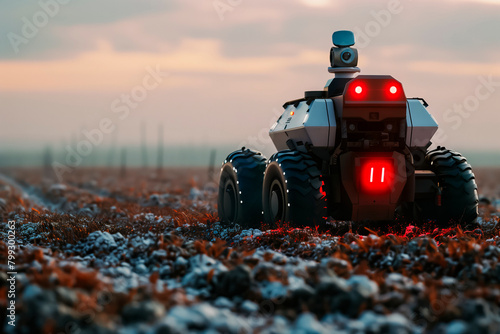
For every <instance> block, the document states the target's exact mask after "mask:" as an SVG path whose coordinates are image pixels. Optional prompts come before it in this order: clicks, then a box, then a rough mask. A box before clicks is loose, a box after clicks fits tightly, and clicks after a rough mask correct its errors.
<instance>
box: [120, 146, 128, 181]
mask: <svg viewBox="0 0 500 334" xmlns="http://www.w3.org/2000/svg"><path fill="white" fill-rule="evenodd" d="M126 174H127V149H126V148H125V147H123V148H122V151H121V154H120V176H121V177H125V175H126Z"/></svg>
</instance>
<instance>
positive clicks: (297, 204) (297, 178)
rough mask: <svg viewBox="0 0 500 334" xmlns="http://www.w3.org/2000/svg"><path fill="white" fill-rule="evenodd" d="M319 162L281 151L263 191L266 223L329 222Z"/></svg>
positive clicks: (270, 167)
mask: <svg viewBox="0 0 500 334" xmlns="http://www.w3.org/2000/svg"><path fill="white" fill-rule="evenodd" d="M322 186H323V181H322V179H321V172H320V170H319V169H318V167H317V164H316V162H315V161H314V160H313V159H312V158H311V157H310V156H309V155H307V154H303V153H301V152H298V151H290V150H286V151H281V152H278V153H276V154H274V155H273V156H272V157H271V158H270V159H269V161H268V164H267V167H266V172H265V175H264V184H263V187H262V206H263V209H264V221H265V222H266V223H269V224H273V223H276V222H287V223H291V224H292V225H293V226H297V227H299V226H314V225H320V224H322V223H324V222H325V220H326V213H327V208H326V194H325V193H324V191H323V187H322Z"/></svg>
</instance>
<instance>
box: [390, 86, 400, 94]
mask: <svg viewBox="0 0 500 334" xmlns="http://www.w3.org/2000/svg"><path fill="white" fill-rule="evenodd" d="M389 92H391V94H396V93H397V92H398V88H397V87H396V86H391V88H389Z"/></svg>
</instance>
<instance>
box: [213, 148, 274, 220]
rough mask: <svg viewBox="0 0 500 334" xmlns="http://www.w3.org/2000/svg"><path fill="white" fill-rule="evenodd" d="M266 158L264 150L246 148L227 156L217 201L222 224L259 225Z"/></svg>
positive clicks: (222, 170)
mask: <svg viewBox="0 0 500 334" xmlns="http://www.w3.org/2000/svg"><path fill="white" fill-rule="evenodd" d="M266 160H267V159H266V157H264V156H263V155H262V153H260V152H256V151H252V150H249V149H245V148H242V149H241V150H238V151H234V152H233V153H231V154H229V155H228V156H227V158H226V160H225V162H224V164H223V165H222V169H221V174H220V181H219V196H218V201H217V209H218V213H219V219H220V221H221V223H226V224H227V223H236V224H239V225H241V226H242V227H245V228H247V227H260V223H261V222H262V179H263V177H264V170H265V169H266Z"/></svg>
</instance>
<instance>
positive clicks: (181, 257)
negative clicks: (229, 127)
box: [0, 169, 500, 334]
mask: <svg viewBox="0 0 500 334" xmlns="http://www.w3.org/2000/svg"><path fill="white" fill-rule="evenodd" d="M39 172H40V171H36V170H23V171H4V172H3V174H2V176H1V177H0V212H1V214H2V225H1V227H0V234H1V235H2V238H1V241H0V267H1V269H2V270H1V271H0V286H1V287H0V289H1V290H2V293H1V294H0V304H1V311H0V313H2V317H1V319H2V320H1V322H2V323H0V326H1V328H2V329H3V331H5V332H6V333H95V334H97V333H158V334H160V333H185V332H195V333H282V332H293V333H332V332H335V333H453V334H458V333H499V332H500V309H499V307H500V263H499V260H500V233H499V227H500V226H497V224H498V221H499V217H500V211H499V210H500V202H498V201H495V200H493V198H489V199H484V200H483V201H482V203H481V218H480V219H479V223H480V228H472V229H471V231H467V230H462V229H460V228H455V227H452V228H449V229H437V228H435V227H434V226H433V225H432V223H430V224H428V225H426V226H423V227H421V228H417V227H414V226H412V225H410V224H408V223H402V222H394V226H392V227H391V228H387V227H384V228H378V227H377V226H370V229H369V230H367V229H365V228H364V227H363V226H358V225H356V224H351V223H349V222H333V221H332V222H330V225H329V230H328V231H327V232H321V231H318V230H315V229H292V228H290V227H288V226H277V227H276V226H273V227H270V226H262V228H261V229H250V230H243V229H241V228H240V227H239V226H221V225H220V224H219V223H218V218H217V215H216V210H215V203H216V195H217V189H216V187H215V185H214V184H212V183H210V182H209V181H208V178H207V177H203V175H204V174H206V172H205V171H200V170H188V171H185V170H184V171H179V170H169V171H165V172H164V173H163V175H157V174H155V173H154V171H127V173H126V174H123V173H120V172H119V171H116V170H105V169H101V170H99V169H96V170H85V171H82V172H75V173H73V174H71V175H69V176H68V177H67V179H65V182H64V183H59V182H56V181H54V180H52V179H50V178H44V177H42V175H41V173H39ZM193 176H196V177H197V178H193ZM481 182H482V183H486V181H484V180H480V182H479V184H480V185H481ZM493 195H495V194H493ZM493 195H492V194H491V193H490V194H489V196H490V197H491V196H493ZM496 195H498V194H496ZM9 220H13V221H15V232H16V243H17V246H18V248H17V250H16V254H15V263H16V271H17V275H16V280H17V285H16V327H12V326H10V325H8V323H7V321H9V318H8V317H7V315H8V314H7V311H6V307H7V298H6V297H7V291H8V289H9V282H8V281H7V279H8V277H10V276H7V274H6V272H8V271H9V270H8V269H9V268H7V257H8V248H7V242H6V241H7V239H8V234H7V233H8V232H7V231H8V229H9V225H8V224H7V222H8V221H9Z"/></svg>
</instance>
